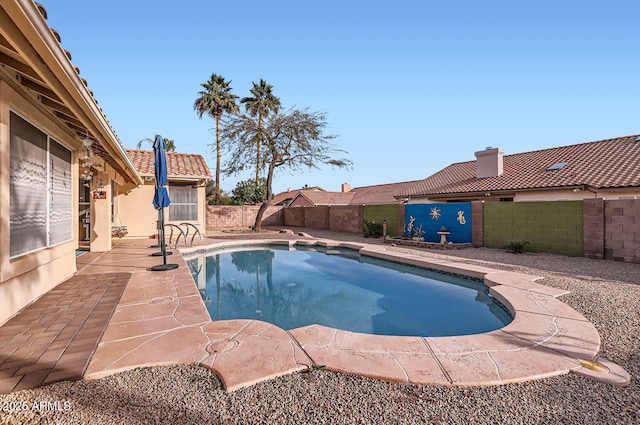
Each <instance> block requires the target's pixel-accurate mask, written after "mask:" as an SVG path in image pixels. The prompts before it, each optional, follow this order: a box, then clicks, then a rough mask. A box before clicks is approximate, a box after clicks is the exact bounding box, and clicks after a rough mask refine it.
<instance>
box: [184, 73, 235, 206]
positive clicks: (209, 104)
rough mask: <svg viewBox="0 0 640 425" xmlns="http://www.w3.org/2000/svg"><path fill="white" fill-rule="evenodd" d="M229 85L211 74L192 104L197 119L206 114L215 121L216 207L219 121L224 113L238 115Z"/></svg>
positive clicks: (218, 187)
mask: <svg viewBox="0 0 640 425" xmlns="http://www.w3.org/2000/svg"><path fill="white" fill-rule="evenodd" d="M230 84H231V81H225V79H224V77H223V76H221V75H217V74H211V78H209V81H207V82H206V83H204V84H201V86H202V88H203V89H204V90H202V91H200V92H199V93H198V95H199V96H200V97H198V98H197V99H196V101H195V103H194V104H193V109H195V110H196V111H197V112H198V117H199V118H202V115H204V113H205V112H206V113H207V114H209V115H210V116H212V117H213V118H215V119H216V192H215V200H216V201H215V202H216V205H218V204H219V202H220V119H221V118H222V114H223V113H224V112H229V113H231V114H237V113H238V105H236V99H237V98H238V96H236V95H235V94H233V93H231V85H230Z"/></svg>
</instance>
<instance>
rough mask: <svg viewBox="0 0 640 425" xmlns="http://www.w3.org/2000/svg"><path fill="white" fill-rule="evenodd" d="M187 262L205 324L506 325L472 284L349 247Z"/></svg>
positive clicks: (251, 250)
mask: <svg viewBox="0 0 640 425" xmlns="http://www.w3.org/2000/svg"><path fill="white" fill-rule="evenodd" d="M187 264H188V266H189V268H190V270H191V273H192V275H193V277H194V280H195V281H196V282H197V284H198V288H199V290H200V294H201V296H202V298H203V299H204V301H205V304H206V306H207V309H208V311H209V315H210V316H211V319H212V320H224V319H257V320H262V321H265V322H269V323H272V324H274V325H276V326H278V327H280V328H282V329H285V330H290V329H295V328H300V327H303V326H307V325H312V324H319V325H324V326H328V327H332V328H336V329H342V330H346V331H353V332H360V333H368V334H375V335H399V336H450V335H469V334H476V333H483V332H488V331H492V330H495V329H499V328H502V327H504V326H505V325H506V324H508V323H509V322H511V320H512V318H511V316H510V315H509V313H507V311H506V310H505V309H504V308H503V307H502V306H501V305H499V304H498V303H496V302H495V300H494V299H493V298H492V297H491V296H490V295H489V292H488V290H487V287H486V286H485V285H484V284H483V283H482V282H480V281H475V280H472V279H468V278H464V277H461V276H454V275H448V274H444V273H440V272H436V271H432V270H425V269H421V268H417V267H413V266H408V265H402V264H397V263H392V262H389V261H385V260H380V259H375V258H372V257H367V256H361V255H360V254H359V253H358V252H357V251H355V250H350V249H329V250H327V249H324V248H321V247H313V248H300V247H298V248H297V249H287V248H284V249H283V248H282V247H279V246H248V247H242V248H238V247H236V248H233V250H231V251H220V252H208V253H206V254H201V255H200V256H198V257H194V258H192V259H190V260H187Z"/></svg>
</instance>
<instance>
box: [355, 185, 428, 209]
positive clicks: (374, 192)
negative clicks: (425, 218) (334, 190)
mask: <svg viewBox="0 0 640 425" xmlns="http://www.w3.org/2000/svg"><path fill="white" fill-rule="evenodd" d="M419 182H420V180H413V181H408V182H400V183H389V184H379V185H375V186H363V187H354V188H353V189H351V191H349V192H348V193H353V194H354V196H353V198H352V199H351V204H354V205H376V204H395V203H397V202H398V200H397V199H396V198H395V196H396V195H397V194H398V193H401V192H403V191H405V190H407V189H409V188H411V187H413V186H414V185H415V184H417V183H419Z"/></svg>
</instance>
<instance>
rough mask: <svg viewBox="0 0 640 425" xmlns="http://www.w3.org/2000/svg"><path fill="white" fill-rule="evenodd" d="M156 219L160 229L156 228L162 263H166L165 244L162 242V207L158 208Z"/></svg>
mask: <svg viewBox="0 0 640 425" xmlns="http://www.w3.org/2000/svg"><path fill="white" fill-rule="evenodd" d="M158 221H159V222H160V229H158V232H159V233H158V237H159V238H160V250H161V251H162V264H164V265H166V264H167V246H166V244H165V243H164V208H160V209H159V210H158Z"/></svg>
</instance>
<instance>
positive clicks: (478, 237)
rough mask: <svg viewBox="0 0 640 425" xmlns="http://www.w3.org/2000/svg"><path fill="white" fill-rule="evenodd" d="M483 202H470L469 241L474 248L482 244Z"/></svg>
mask: <svg viewBox="0 0 640 425" xmlns="http://www.w3.org/2000/svg"><path fill="white" fill-rule="evenodd" d="M483 217H484V202H482V201H473V202H471V223H472V224H471V243H472V244H473V246H474V247H475V248H479V247H481V246H483V245H484V225H483V223H484V218H483Z"/></svg>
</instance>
